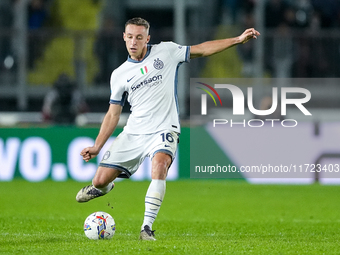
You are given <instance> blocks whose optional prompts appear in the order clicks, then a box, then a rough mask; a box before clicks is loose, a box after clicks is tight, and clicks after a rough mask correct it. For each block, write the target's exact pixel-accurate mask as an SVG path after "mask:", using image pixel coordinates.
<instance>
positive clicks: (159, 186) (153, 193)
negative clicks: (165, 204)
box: [142, 180, 166, 230]
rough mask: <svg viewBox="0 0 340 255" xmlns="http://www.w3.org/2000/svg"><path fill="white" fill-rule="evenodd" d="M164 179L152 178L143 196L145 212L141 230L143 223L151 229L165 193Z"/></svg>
mask: <svg viewBox="0 0 340 255" xmlns="http://www.w3.org/2000/svg"><path fill="white" fill-rule="evenodd" d="M165 186H166V185H165V180H152V181H151V183H150V185H149V188H148V191H147V192H146V196H145V213H144V221H143V225H142V230H143V229H144V226H145V225H148V226H149V227H150V229H152V224H153V222H154V221H155V219H156V217H157V214H158V211H159V209H160V207H161V204H162V201H163V198H164V195H165Z"/></svg>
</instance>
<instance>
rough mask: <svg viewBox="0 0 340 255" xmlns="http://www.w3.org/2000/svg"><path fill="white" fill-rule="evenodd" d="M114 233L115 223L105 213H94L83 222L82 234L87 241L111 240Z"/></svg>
mask: <svg viewBox="0 0 340 255" xmlns="http://www.w3.org/2000/svg"><path fill="white" fill-rule="evenodd" d="M115 231H116V224H115V221H114V219H113V218H112V216H111V215H110V214H108V213H106V212H94V213H92V214H90V215H89V216H88V217H87V218H86V220H85V222H84V232H85V235H86V236H87V237H88V238H89V239H93V240H98V239H111V238H112V237H113V235H114V233H115Z"/></svg>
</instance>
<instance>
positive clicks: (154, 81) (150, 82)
mask: <svg viewBox="0 0 340 255" xmlns="http://www.w3.org/2000/svg"><path fill="white" fill-rule="evenodd" d="M162 79H163V77H162V75H155V76H153V77H151V78H148V79H145V80H144V81H142V82H141V83H139V84H134V85H132V86H131V90H132V92H134V91H136V90H137V89H140V88H145V87H148V88H151V87H153V86H157V85H159V84H161V83H162Z"/></svg>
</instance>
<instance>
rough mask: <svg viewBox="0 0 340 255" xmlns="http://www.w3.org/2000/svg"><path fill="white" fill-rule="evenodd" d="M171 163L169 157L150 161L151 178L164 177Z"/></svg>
mask: <svg viewBox="0 0 340 255" xmlns="http://www.w3.org/2000/svg"><path fill="white" fill-rule="evenodd" d="M170 164H171V159H167V158H164V159H158V160H154V161H153V162H152V174H151V176H152V179H165V178H166V176H167V173H168V168H169V166H170Z"/></svg>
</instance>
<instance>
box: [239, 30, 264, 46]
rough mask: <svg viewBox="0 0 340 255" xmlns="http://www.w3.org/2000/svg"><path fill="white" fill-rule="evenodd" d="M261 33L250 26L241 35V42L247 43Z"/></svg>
mask: <svg viewBox="0 0 340 255" xmlns="http://www.w3.org/2000/svg"><path fill="white" fill-rule="evenodd" d="M259 35H260V33H259V32H258V31H256V30H255V29H254V28H248V29H246V30H245V31H244V32H243V33H242V34H241V35H240V36H239V40H240V42H241V43H246V42H248V41H249V40H250V39H257V37H258V36H259Z"/></svg>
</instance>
